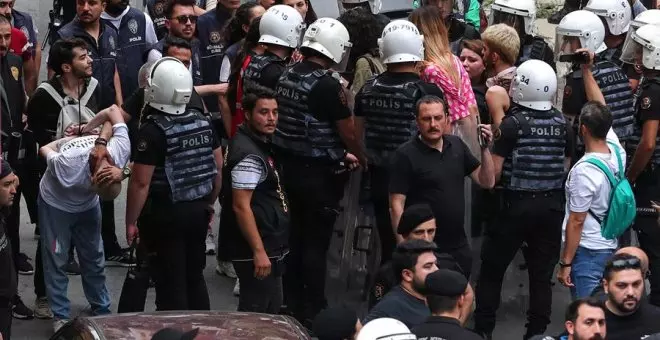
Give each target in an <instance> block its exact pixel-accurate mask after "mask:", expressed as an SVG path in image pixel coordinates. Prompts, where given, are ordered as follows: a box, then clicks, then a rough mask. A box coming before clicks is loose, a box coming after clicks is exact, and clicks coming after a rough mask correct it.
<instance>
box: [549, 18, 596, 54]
mask: <svg viewBox="0 0 660 340" xmlns="http://www.w3.org/2000/svg"><path fill="white" fill-rule="evenodd" d="M555 32H556V37H555V60H559V56H561V55H563V54H574V53H575V51H576V50H577V49H579V48H586V49H588V50H589V51H591V52H594V53H600V52H603V51H605V50H606V49H607V46H605V43H604V40H605V26H604V25H603V22H602V21H601V20H600V18H599V17H598V16H597V15H596V14H594V13H592V12H589V11H585V10H578V11H573V12H571V13H568V14H566V16H565V17H564V18H563V19H562V20H561V22H560V23H559V25H557V27H556V28H555Z"/></svg>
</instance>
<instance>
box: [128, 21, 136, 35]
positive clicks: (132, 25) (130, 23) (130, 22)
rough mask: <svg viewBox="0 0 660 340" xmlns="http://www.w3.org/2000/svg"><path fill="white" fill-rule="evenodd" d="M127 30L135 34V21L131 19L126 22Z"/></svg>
mask: <svg viewBox="0 0 660 340" xmlns="http://www.w3.org/2000/svg"><path fill="white" fill-rule="evenodd" d="M128 29H129V30H131V33H133V34H137V30H138V23H137V21H135V19H131V20H129V21H128Z"/></svg>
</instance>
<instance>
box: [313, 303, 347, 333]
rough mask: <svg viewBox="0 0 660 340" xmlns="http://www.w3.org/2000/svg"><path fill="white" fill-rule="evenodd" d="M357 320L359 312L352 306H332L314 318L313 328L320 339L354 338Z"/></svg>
mask: <svg viewBox="0 0 660 340" xmlns="http://www.w3.org/2000/svg"><path fill="white" fill-rule="evenodd" d="M357 320H358V318H357V314H356V313H355V311H354V310H352V309H350V308H346V307H330V308H327V309H325V310H323V311H321V312H320V313H319V314H318V315H317V316H316V318H314V323H313V325H312V329H313V331H314V335H315V336H316V337H317V338H318V339H319V340H342V339H352V338H353V334H355V324H356V323H357Z"/></svg>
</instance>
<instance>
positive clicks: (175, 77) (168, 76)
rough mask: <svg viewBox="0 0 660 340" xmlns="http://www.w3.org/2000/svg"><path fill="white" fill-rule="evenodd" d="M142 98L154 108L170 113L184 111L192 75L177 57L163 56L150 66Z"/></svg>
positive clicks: (190, 88) (190, 91)
mask: <svg viewBox="0 0 660 340" xmlns="http://www.w3.org/2000/svg"><path fill="white" fill-rule="evenodd" d="M148 74H149V76H148V78H147V86H146V87H145V89H144V100H145V102H147V103H148V104H149V106H151V107H153V108H154V109H156V110H159V111H163V112H165V113H169V114H171V115H181V114H183V113H185V112H186V104H188V102H189V101H190V95H191V94H192V91H193V80H192V75H190V71H188V68H187V67H186V66H185V65H183V63H181V62H180V61H179V60H178V59H175V58H172V57H164V58H161V59H159V60H158V61H156V62H155V63H154V64H152V65H151V66H150V71H149V73H148Z"/></svg>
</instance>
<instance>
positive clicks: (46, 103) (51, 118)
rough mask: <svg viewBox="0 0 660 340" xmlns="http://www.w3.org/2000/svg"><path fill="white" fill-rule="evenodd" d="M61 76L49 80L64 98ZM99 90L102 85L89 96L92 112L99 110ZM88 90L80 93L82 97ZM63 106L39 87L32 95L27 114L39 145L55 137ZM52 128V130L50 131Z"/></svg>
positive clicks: (88, 103) (89, 105)
mask: <svg viewBox="0 0 660 340" xmlns="http://www.w3.org/2000/svg"><path fill="white" fill-rule="evenodd" d="M59 79H60V78H59V76H54V77H53V78H51V79H50V80H48V84H50V85H51V86H52V87H53V88H54V89H55V90H56V91H57V92H58V93H59V94H60V96H62V98H65V97H66V94H65V93H64V90H63V89H62V84H61V83H60V80H59ZM99 91H100V86H99V85H97V86H96V90H95V91H94V94H93V95H92V96H91V97H90V98H89V101H88V102H87V105H86V106H87V107H88V108H89V109H90V110H92V112H98V111H99V102H98V100H99ZM85 93H86V91H84V92H83V93H81V94H80V97H82V96H84V95H85ZM61 110H62V107H61V106H60V103H58V102H57V101H56V100H55V99H54V98H53V96H51V95H50V94H49V93H48V92H46V90H44V89H40V88H37V90H36V91H34V93H33V94H32V97H30V101H29V102H28V105H27V110H26V113H27V116H28V126H30V129H31V130H32V131H33V132H34V137H35V139H36V140H37V143H39V145H46V144H48V143H50V142H52V141H53V138H54V137H55V134H54V133H55V131H56V130H57V120H58V119H59V117H60V111H61ZM48 130H50V131H48Z"/></svg>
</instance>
